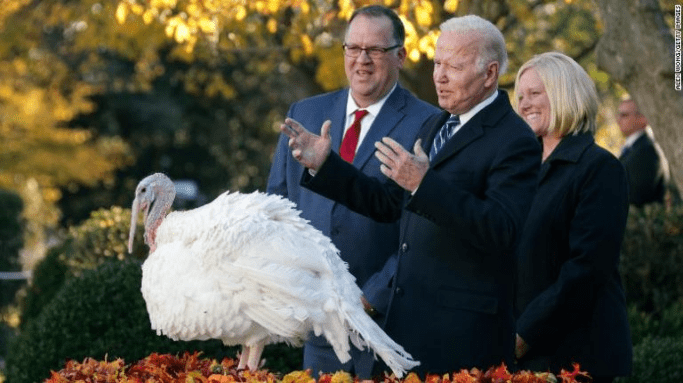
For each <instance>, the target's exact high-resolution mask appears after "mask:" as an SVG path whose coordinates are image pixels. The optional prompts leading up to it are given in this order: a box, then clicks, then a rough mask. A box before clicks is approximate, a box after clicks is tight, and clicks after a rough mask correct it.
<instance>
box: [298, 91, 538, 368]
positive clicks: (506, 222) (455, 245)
mask: <svg viewBox="0 0 683 383" xmlns="http://www.w3.org/2000/svg"><path fill="white" fill-rule="evenodd" d="M448 117H449V113H447V112H444V113H441V114H439V115H436V116H433V117H432V118H431V119H430V120H429V121H427V122H426V123H425V125H424V127H423V129H422V131H421V132H420V133H419V135H418V136H419V137H420V138H422V144H423V148H424V150H425V152H429V148H430V146H431V144H432V142H433V141H434V137H435V136H436V134H437V132H438V131H439V129H440V128H441V126H442V125H443V124H444V122H445V121H446V120H447V118H448ZM540 162H541V146H540V144H539V142H538V140H537V139H536V137H535V135H534V134H533V132H532V131H531V129H530V128H529V126H528V125H527V124H526V123H525V122H524V121H523V120H522V119H521V118H520V117H519V116H518V115H517V114H516V113H515V112H514V111H513V110H512V107H511V106H510V102H509V100H508V96H507V94H506V93H505V92H504V91H498V96H497V97H496V99H495V100H494V101H493V103H492V104H490V105H488V106H487V107H485V108H484V109H482V110H481V111H480V112H479V113H477V114H476V115H474V116H473V117H472V118H471V119H470V120H469V121H467V123H465V124H464V125H463V126H462V127H461V128H460V130H459V131H458V132H457V133H455V135H454V136H453V137H452V138H450V140H449V141H448V142H447V143H446V144H445V145H444V147H443V148H442V149H441V151H439V153H438V154H437V155H436V157H434V159H433V160H432V161H431V163H430V167H429V170H428V171H427V173H426V174H425V176H424V178H423V180H422V183H421V184H420V186H419V188H418V189H417V191H416V192H415V194H414V195H411V193H409V192H406V191H405V190H403V189H402V188H400V187H399V186H398V185H396V183H394V182H393V181H387V180H386V179H383V178H374V179H373V178H371V177H367V176H365V175H363V174H360V173H359V172H357V171H356V170H355V169H353V167H350V166H348V164H345V163H344V161H342V160H341V159H340V158H339V156H336V155H334V154H331V155H330V156H329V157H328V159H327V160H326V161H325V163H323V165H322V167H321V168H320V169H319V171H318V173H317V174H316V176H315V177H311V176H310V174H308V173H307V172H306V173H303V178H302V184H303V185H304V186H306V187H307V188H310V189H311V190H314V191H316V192H318V193H321V194H322V195H325V196H327V197H329V198H332V199H334V200H336V201H339V202H341V203H343V204H345V205H346V206H349V207H350V208H352V209H353V210H354V211H357V212H359V213H362V214H365V215H368V216H370V217H372V218H373V219H375V220H378V221H382V222H395V221H399V222H400V230H401V231H400V235H399V242H398V243H397V244H398V245H399V252H398V255H397V257H396V259H395V260H392V263H393V264H394V265H395V266H394V267H395V270H394V273H393V279H390V280H389V281H388V282H389V283H391V286H392V291H391V297H390V303H389V306H388V309H387V313H386V319H385V323H384V325H385V331H386V332H387V334H388V335H389V336H391V337H392V338H393V339H394V340H395V341H396V342H397V343H398V344H400V345H402V346H403V347H404V348H405V349H406V351H408V352H409V353H411V354H412V356H413V357H414V358H415V359H416V360H419V361H420V362H421V365H420V366H418V367H417V368H416V369H415V371H417V372H419V373H421V374H423V375H424V374H425V373H427V372H432V373H436V374H442V373H446V372H453V371H459V370H460V369H462V368H468V369H469V368H472V367H478V368H480V369H487V368H489V367H491V366H495V365H500V363H501V362H506V363H507V365H508V366H511V365H512V362H513V351H514V336H515V322H514V316H513V307H512V304H513V296H514V278H513V276H514V248H515V246H516V244H517V241H518V238H519V236H520V234H521V231H522V227H523V225H524V221H525V219H526V216H527V214H528V211H529V207H530V205H531V201H532V198H533V195H534V192H535V189H536V177H537V174H538V169H539V167H540ZM380 279H381V278H380Z"/></svg>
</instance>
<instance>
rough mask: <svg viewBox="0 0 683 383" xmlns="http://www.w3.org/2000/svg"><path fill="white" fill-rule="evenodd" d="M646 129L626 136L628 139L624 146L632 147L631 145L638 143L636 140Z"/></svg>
mask: <svg viewBox="0 0 683 383" xmlns="http://www.w3.org/2000/svg"><path fill="white" fill-rule="evenodd" d="M645 129H647V128H645ZM645 129H643V130H639V131H637V132H635V133H632V134H631V135H630V136H628V137H626V140H625V141H624V145H623V148H630V147H631V146H633V144H635V143H636V141H637V140H638V139H639V138H640V136H642V135H643V134H645Z"/></svg>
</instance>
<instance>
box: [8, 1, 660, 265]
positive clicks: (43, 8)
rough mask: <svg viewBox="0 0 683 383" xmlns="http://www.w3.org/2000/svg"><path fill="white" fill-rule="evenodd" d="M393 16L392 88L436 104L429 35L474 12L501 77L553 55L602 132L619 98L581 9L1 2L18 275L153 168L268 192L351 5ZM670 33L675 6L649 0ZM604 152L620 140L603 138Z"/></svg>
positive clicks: (483, 4) (581, 5) (325, 81)
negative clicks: (399, 51) (491, 36)
mask: <svg viewBox="0 0 683 383" xmlns="http://www.w3.org/2000/svg"><path fill="white" fill-rule="evenodd" d="M371 3H382V4H384V5H387V6H389V7H392V8H394V9H395V10H396V11H397V12H398V13H399V14H400V15H401V17H402V19H403V21H404V23H405V25H406V30H407V38H406V47H407V50H408V58H409V59H408V60H407V65H406V68H405V69H404V71H403V73H402V79H401V81H402V83H403V84H404V85H405V86H406V87H407V88H409V89H411V90H412V91H413V92H414V93H416V94H417V95H418V96H420V97H421V98H423V99H425V100H427V101H430V102H432V103H435V104H436V98H435V92H434V88H433V84H432V80H431V58H432V56H433V52H434V44H435V41H436V38H437V36H438V34H437V32H436V31H437V30H438V25H439V24H440V23H441V22H442V21H443V20H445V19H447V18H449V17H451V16H453V15H463V14H468V13H474V14H478V15H481V16H483V17H485V18H487V19H489V20H491V21H493V22H494V23H495V24H496V25H497V26H498V27H500V28H501V30H502V31H503V32H504V34H505V36H506V39H507V43H508V50H509V52H510V68H509V70H508V73H507V74H505V75H504V76H503V77H502V79H501V86H502V87H503V88H508V89H510V88H511V87H512V86H513V81H514V74H515V72H516V70H517V68H518V67H519V65H521V63H523V62H524V61H526V60H527V59H529V58H530V57H531V56H532V55H533V54H535V53H538V52H543V51H548V50H560V51H563V52H565V53H567V54H568V55H570V56H572V57H574V58H575V59H576V60H577V61H579V62H580V63H581V64H582V65H583V66H584V67H585V68H586V69H587V70H588V72H589V73H590V74H591V76H592V77H593V78H594V80H595V81H596V83H597V85H598V88H599V90H600V93H601V96H602V99H603V101H604V108H603V109H602V112H601V123H602V125H603V126H607V127H609V126H613V122H612V121H613V118H612V115H613V107H614V100H615V99H616V98H618V97H619V96H620V95H621V94H622V93H623V91H622V90H621V89H620V88H619V87H618V85H616V84H614V83H613V82H612V81H610V78H609V76H608V75H607V74H606V73H604V72H601V71H599V70H598V69H597V67H596V64H595V57H594V56H595V55H594V48H595V46H596V44H597V41H598V39H599V37H600V33H601V28H602V23H601V21H600V17H599V15H598V13H597V7H596V6H595V4H594V3H593V2H592V1H591V0H534V1H529V0H445V1H443V0H384V1H382V0H375V1H368V0H365V1H362V0H356V1H352V0H319V1H303V0H267V1H266V0H258V1H249V2H247V1H242V0H201V1H199V0H145V1H141V0H138V1H136V0H117V1H101V0H42V1H39V0H3V7H2V10H0V84H1V85H0V188H2V189H7V190H12V191H15V192H17V193H18V194H19V195H20V196H21V197H22V199H23V200H24V203H25V207H24V212H25V217H26V218H27V231H28V235H27V240H26V242H27V243H26V245H27V249H30V250H28V251H27V252H25V254H24V259H23V263H24V265H25V267H27V268H31V267H32V265H33V264H34V263H35V261H36V260H37V259H39V258H40V257H42V256H43V255H44V254H45V251H46V244H49V243H51V240H52V239H53V237H54V233H55V232H56V231H58V230H59V229H60V228H63V227H65V226H66V225H68V224H77V223H79V222H80V221H81V220H83V219H86V218H87V217H88V215H89V214H90V212H91V211H93V210H96V209H98V208H102V207H109V206H112V205H118V206H124V205H128V204H129V203H130V200H131V196H132V191H133V188H134V187H135V185H136V183H137V181H138V180H139V179H141V178H142V177H144V176H145V175H147V174H149V173H151V172H154V171H163V172H166V173H167V174H169V175H170V176H171V177H172V178H174V179H190V180H192V181H194V182H196V184H197V185H198V187H199V190H200V191H201V192H202V193H203V195H204V196H205V197H206V198H208V199H211V198H213V197H215V196H216V195H217V194H219V193H220V192H222V191H224V190H228V189H230V190H241V191H251V190H254V189H263V188H264V186H265V182H266V178H267V174H268V170H269V166H270V159H271V154H272V151H273V148H274V145H275V143H276V139H277V126H278V123H279V121H281V120H282V118H283V116H284V115H285V114H286V111H287V108H288V106H289V104H291V103H292V102H294V101H296V100H298V99H301V98H303V97H306V96H309V95H312V94H315V93H319V92H322V91H328V90H333V89H337V88H339V87H342V86H344V85H345V81H346V80H345V76H344V69H343V56H342V49H341V44H342V41H343V32H344V27H345V25H346V20H347V18H348V17H349V16H350V14H351V12H352V11H353V10H354V9H355V8H357V7H360V6H363V5H367V4H371ZM661 5H662V8H663V10H664V11H665V13H666V15H667V16H666V17H667V18H668V19H667V20H668V21H669V22H672V14H673V6H674V1H673V0H662V1H661ZM598 139H599V141H600V142H601V143H603V145H605V146H606V147H608V148H610V149H612V150H614V149H615V148H616V147H617V146H618V144H619V143H620V140H621V137H620V136H619V135H618V133H616V131H615V129H602V130H601V131H600V132H599V134H598Z"/></svg>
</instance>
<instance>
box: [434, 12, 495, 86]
mask: <svg viewBox="0 0 683 383" xmlns="http://www.w3.org/2000/svg"><path fill="white" fill-rule="evenodd" d="M439 28H440V29H441V31H442V32H445V31H452V32H458V33H467V34H470V33H472V34H478V35H480V36H481V37H480V38H481V40H482V43H483V45H482V46H481V47H480V49H479V57H478V58H477V65H478V66H479V69H480V70H484V68H485V67H486V65H487V64H489V63H490V62H493V61H496V62H498V64H499V71H498V75H499V76H501V75H502V74H503V73H505V71H506V70H507V66H508V54H507V49H506V47H505V38H504V37H503V34H502V33H501V32H500V30H499V29H498V28H497V27H496V26H495V25H493V23H491V22H490V21H488V20H485V19H483V18H481V17H479V16H476V15H467V16H461V17H453V18H450V19H448V20H446V21H444V22H443V23H441V25H440V26H439Z"/></svg>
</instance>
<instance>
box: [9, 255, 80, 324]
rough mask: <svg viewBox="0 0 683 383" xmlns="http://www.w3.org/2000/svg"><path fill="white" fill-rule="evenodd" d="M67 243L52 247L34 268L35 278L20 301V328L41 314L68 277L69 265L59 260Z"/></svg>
mask: <svg viewBox="0 0 683 383" xmlns="http://www.w3.org/2000/svg"><path fill="white" fill-rule="evenodd" d="M65 246H66V245H62V246H60V247H56V248H52V249H50V250H49V251H48V253H47V255H46V256H45V258H43V259H41V260H40V262H38V264H37V265H36V266H35V268H34V269H33V279H32V282H31V284H30V285H29V286H28V287H27V288H26V294H25V295H24V297H23V299H21V302H20V308H21V314H20V317H21V322H20V326H19V328H20V329H24V328H25V327H26V325H27V324H28V323H29V322H30V321H32V320H33V319H34V318H36V317H37V316H38V314H40V311H41V310H42V309H43V307H44V306H45V305H46V304H47V303H48V302H50V301H51V300H52V298H53V297H54V296H55V294H57V291H59V289H60V288H61V287H62V285H63V284H64V281H65V279H66V278H67V274H68V273H67V271H68V269H67V267H66V265H65V264H64V262H62V261H60V260H59V257H60V255H61V254H62V253H63V251H64V248H65Z"/></svg>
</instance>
